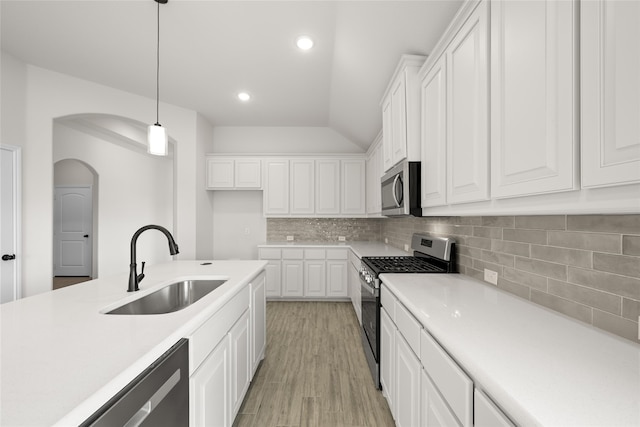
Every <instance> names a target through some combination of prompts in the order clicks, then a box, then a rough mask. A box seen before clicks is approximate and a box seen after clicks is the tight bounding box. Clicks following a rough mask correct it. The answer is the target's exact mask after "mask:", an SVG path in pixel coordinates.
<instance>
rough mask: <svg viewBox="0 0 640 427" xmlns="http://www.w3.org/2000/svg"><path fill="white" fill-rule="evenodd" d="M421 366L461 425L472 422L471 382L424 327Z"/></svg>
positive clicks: (421, 340)
mask: <svg viewBox="0 0 640 427" xmlns="http://www.w3.org/2000/svg"><path fill="white" fill-rule="evenodd" d="M420 359H421V361H422V366H424V369H425V371H426V372H427V374H428V375H429V377H430V378H431V379H432V380H433V383H434V384H435V385H436V387H437V388H438V391H439V392H440V394H442V397H443V398H444V399H445V400H446V401H447V403H448V404H449V407H450V408H451V410H452V411H453V413H454V414H455V415H456V417H457V418H458V420H459V421H460V423H461V424H462V425H463V426H470V425H472V423H473V407H472V405H473V382H472V381H471V379H470V378H469V377H467V375H466V374H465V373H464V372H463V371H462V369H460V367H459V366H458V365H457V364H456V362H455V361H454V360H453V359H452V358H451V357H450V356H449V355H448V354H447V353H446V352H445V351H444V350H443V349H442V347H440V345H439V344H438V343H437V342H436V341H435V340H434V339H433V337H431V335H429V334H428V333H427V332H426V331H425V330H424V329H423V330H422V332H421V333H420Z"/></svg>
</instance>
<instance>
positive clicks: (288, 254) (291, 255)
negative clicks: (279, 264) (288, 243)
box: [282, 249, 304, 259]
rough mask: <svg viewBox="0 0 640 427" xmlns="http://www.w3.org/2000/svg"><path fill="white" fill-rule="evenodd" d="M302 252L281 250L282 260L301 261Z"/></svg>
mask: <svg viewBox="0 0 640 427" xmlns="http://www.w3.org/2000/svg"><path fill="white" fill-rule="evenodd" d="M303 258H304V251H303V250H302V249H283V250H282V259H303Z"/></svg>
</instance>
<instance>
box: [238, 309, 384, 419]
mask: <svg viewBox="0 0 640 427" xmlns="http://www.w3.org/2000/svg"><path fill="white" fill-rule="evenodd" d="M234 426H235V427H285V426H290V427H293V426H296V427H307V426H323V427H324V426H326V427H352V426H362V427H364V426H368V427H377V426H380V427H386V426H389V427H392V426H395V424H394V422H393V419H392V417H391V412H390V411H389V407H388V406H387V402H386V400H385V399H384V397H383V396H382V393H381V392H380V391H379V390H376V388H375V387H374V385H373V381H372V379H371V374H370V372H369V369H368V367H367V362H366V359H365V356H364V352H363V350H362V344H361V338H360V326H359V324H358V320H357V319H356V316H355V313H354V312H353V307H352V305H351V303H348V302H344V303H342V302H280V301H278V302H275V301H270V302H268V303H267V348H266V356H265V359H264V360H263V361H262V363H261V365H260V367H259V368H258V372H257V373H256V375H255V377H254V379H253V382H252V383H251V386H250V388H249V391H248V392H247V395H246V397H245V399H244V402H243V404H242V407H241V408H240V412H239V413H238V416H237V418H236V421H235V423H234Z"/></svg>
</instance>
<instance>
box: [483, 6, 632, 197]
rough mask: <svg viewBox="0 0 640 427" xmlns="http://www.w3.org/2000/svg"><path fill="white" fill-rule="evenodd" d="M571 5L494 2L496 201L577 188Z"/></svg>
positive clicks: (493, 174)
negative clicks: (503, 198)
mask: <svg viewBox="0 0 640 427" xmlns="http://www.w3.org/2000/svg"><path fill="white" fill-rule="evenodd" d="M576 7H577V4H576V2H574V1H557V0H538V1H511V0H506V1H505V0H493V1H492V2H491V184H492V185H491V196H492V197H494V198H496V197H513V196H522V195H528V194H540V193H550V192H556V191H566V190H574V189H576V188H577V182H576V176H577V173H576V172H577V169H576V167H577V165H576V159H577V151H576V150H577V135H576V130H577V128H576V124H577V122H576V120H577V103H576V99H577V98H576V93H575V89H576V65H577V64H576V58H577V56H576V36H577V28H576ZM583 28H584V27H583ZM587 30H588V27H587ZM639 35H640V34H639V33H638V32H637V30H636V37H637V36H639ZM636 45H637V42H636ZM587 50H590V49H587ZM636 53H637V49H636ZM636 71H640V69H638V68H637V67H636ZM635 77H636V82H637V81H638V78H637V75H636V76H635ZM592 86H593V87H594V88H595V87H597V84H594V85H592ZM628 87H629V86H625V89H628ZM636 88H638V86H637V85H636ZM636 92H637V90H636ZM637 111H638V110H637V109H636V112H637ZM637 117H638V115H637V114H636V118H637ZM637 128H638V127H637V120H636V130H637ZM637 136H638V134H637V133H636V137H637ZM636 142H637V138H636ZM638 147H640V145H638Z"/></svg>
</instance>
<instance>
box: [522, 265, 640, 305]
mask: <svg viewBox="0 0 640 427" xmlns="http://www.w3.org/2000/svg"><path fill="white" fill-rule="evenodd" d="M517 265H518V263H517V260H516V266H517ZM567 281H568V282H569V283H575V284H577V285H583V286H588V287H590V288H593V289H598V290H601V291H606V292H611V293H613V294H616V295H620V296H623V297H628V298H632V299H635V300H640V280H638V279H634V278H632V277H626V276H620V275H618V274H610V273H603V272H600V271H596V270H585V269H583V268H576V267H568V280H567Z"/></svg>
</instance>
